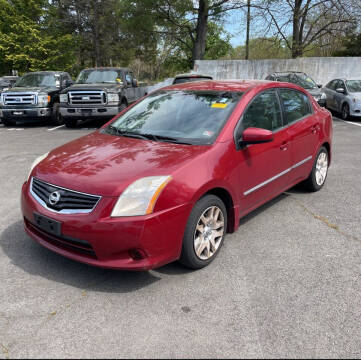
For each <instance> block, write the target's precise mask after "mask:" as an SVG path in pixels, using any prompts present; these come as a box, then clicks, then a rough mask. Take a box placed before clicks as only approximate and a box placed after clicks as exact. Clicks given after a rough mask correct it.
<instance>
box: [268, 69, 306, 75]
mask: <svg viewBox="0 0 361 360" xmlns="http://www.w3.org/2000/svg"><path fill="white" fill-rule="evenodd" d="M281 74H306V73H305V72H303V71H292V70H290V71H275V72H273V73H272V74H270V75H281Z"/></svg>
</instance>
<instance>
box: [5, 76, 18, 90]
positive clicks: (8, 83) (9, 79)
mask: <svg viewBox="0 0 361 360" xmlns="http://www.w3.org/2000/svg"><path fill="white" fill-rule="evenodd" d="M18 79H19V77H18V76H3V77H0V94H1V93H2V92H3V91H6V90H9V89H10V88H11V87H13V85H14V84H15V83H16V81H17V80H18Z"/></svg>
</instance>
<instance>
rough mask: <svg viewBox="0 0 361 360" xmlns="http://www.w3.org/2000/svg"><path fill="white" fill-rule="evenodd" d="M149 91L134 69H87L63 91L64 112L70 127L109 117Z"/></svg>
mask: <svg viewBox="0 0 361 360" xmlns="http://www.w3.org/2000/svg"><path fill="white" fill-rule="evenodd" d="M146 94H147V87H146V86H139V85H138V82H137V80H136V79H135V78H134V76H133V73H132V71H131V70H130V69H127V68H94V69H85V70H83V71H82V72H81V73H80V74H79V76H78V79H77V80H76V82H75V84H74V85H72V86H71V87H69V88H67V89H65V90H63V91H62V92H61V94H60V114H61V116H62V118H63V120H64V123H65V125H66V126H67V127H76V126H77V123H78V121H79V120H86V119H89V118H102V119H106V120H108V119H111V118H112V117H114V116H115V115H117V114H118V113H119V112H120V111H122V110H124V109H125V108H126V107H127V106H128V105H129V104H131V103H133V102H134V101H136V100H138V99H139V98H141V97H143V96H144V95H146Z"/></svg>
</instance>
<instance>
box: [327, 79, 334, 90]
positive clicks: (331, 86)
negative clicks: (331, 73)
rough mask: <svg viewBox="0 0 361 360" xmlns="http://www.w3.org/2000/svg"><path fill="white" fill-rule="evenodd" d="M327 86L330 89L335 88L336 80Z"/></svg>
mask: <svg viewBox="0 0 361 360" xmlns="http://www.w3.org/2000/svg"><path fill="white" fill-rule="evenodd" d="M326 87H327V88H328V89H330V90H335V80H332V81H330V82H329V83H328V84H327V85H326Z"/></svg>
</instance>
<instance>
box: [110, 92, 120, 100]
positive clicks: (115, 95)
mask: <svg viewBox="0 0 361 360" xmlns="http://www.w3.org/2000/svg"><path fill="white" fill-rule="evenodd" d="M118 101H119V95H118V94H111V93H110V94H109V93H108V102H118Z"/></svg>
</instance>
